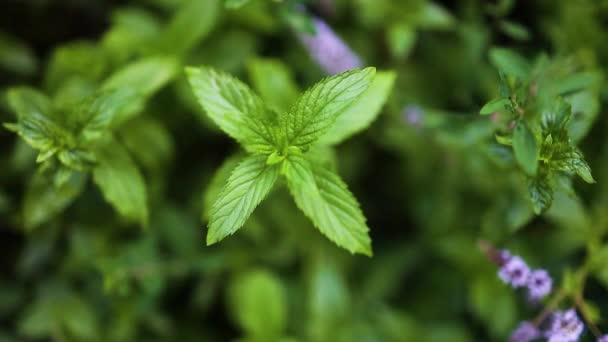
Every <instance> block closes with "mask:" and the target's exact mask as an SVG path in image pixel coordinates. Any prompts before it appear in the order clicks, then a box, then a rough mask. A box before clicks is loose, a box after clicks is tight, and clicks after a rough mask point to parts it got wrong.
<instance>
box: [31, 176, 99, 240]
mask: <svg viewBox="0 0 608 342" xmlns="http://www.w3.org/2000/svg"><path fill="white" fill-rule="evenodd" d="M86 180H87V177H86V175H84V174H82V173H80V172H78V171H73V172H70V173H69V176H68V179H67V180H66V181H64V182H62V184H59V185H55V184H54V182H53V180H52V179H51V178H49V177H48V176H47V175H45V174H43V173H37V174H36V175H35V176H34V177H33V179H32V180H31V181H30V183H29V185H28V188H27V191H26V193H25V198H24V202H23V221H24V225H25V227H26V228H28V229H33V228H36V227H38V226H40V225H41V224H43V223H45V222H47V221H48V220H50V219H51V218H53V217H54V216H55V215H57V214H59V213H60V212H62V211H63V210H64V209H65V208H67V207H68V206H69V205H70V204H71V203H72V202H73V201H74V200H75V199H76V197H77V196H78V195H79V194H80V193H81V192H82V190H83V189H84V186H85V184H86Z"/></svg>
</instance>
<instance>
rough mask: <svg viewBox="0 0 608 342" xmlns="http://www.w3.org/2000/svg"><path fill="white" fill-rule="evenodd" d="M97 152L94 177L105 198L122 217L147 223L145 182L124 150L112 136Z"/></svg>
mask: <svg viewBox="0 0 608 342" xmlns="http://www.w3.org/2000/svg"><path fill="white" fill-rule="evenodd" d="M96 156H97V165H95V167H94V168H93V180H94V181H95V183H96V184H97V185H98V186H99V189H100V190H101V192H102V193H103V196H104V197H105V199H106V200H107V201H108V202H109V203H110V204H112V206H114V208H116V210H117V211H118V212H119V213H120V214H121V215H123V216H124V217H126V218H128V219H130V220H133V221H137V222H138V223H140V224H141V225H143V226H145V225H147V223H148V203H147V202H148V199H147V197H148V195H147V191H146V184H145V182H144V179H143V177H142V175H141V173H140V172H139V170H138V169H137V166H136V165H135V163H134V162H133V160H132V159H131V156H130V155H129V153H128V152H127V150H126V149H125V148H124V147H123V146H122V145H121V144H119V143H118V142H116V141H114V140H112V141H109V142H108V143H107V144H104V145H102V146H100V147H99V148H98V149H97V151H96Z"/></svg>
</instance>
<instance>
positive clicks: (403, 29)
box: [386, 24, 416, 59]
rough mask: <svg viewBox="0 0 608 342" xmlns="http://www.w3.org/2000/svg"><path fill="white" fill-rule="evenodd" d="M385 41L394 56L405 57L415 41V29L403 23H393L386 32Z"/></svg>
mask: <svg viewBox="0 0 608 342" xmlns="http://www.w3.org/2000/svg"><path fill="white" fill-rule="evenodd" d="M386 41H387V43H388V46H389V47H390V49H391V53H392V55H393V57H394V58H397V59H402V58H406V57H407V56H408V55H409V54H410V52H411V51H412V48H413V47H414V44H415V43H416V31H414V30H413V29H412V28H411V27H409V26H408V25H404V24H395V25H392V26H390V27H389V29H388V31H387V32H386Z"/></svg>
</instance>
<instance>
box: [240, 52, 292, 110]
mask: <svg viewBox="0 0 608 342" xmlns="http://www.w3.org/2000/svg"><path fill="white" fill-rule="evenodd" d="M247 66H248V68H247V70H248V71H249V78H250V79H251V82H252V83H253V87H254V89H255V91H256V92H257V93H258V94H260V97H261V98H262V99H263V100H264V102H265V103H266V104H267V105H268V106H270V107H271V108H272V109H274V110H276V111H278V112H284V111H286V110H288V109H289V106H291V104H293V102H294V101H295V100H296V98H297V97H298V95H299V89H298V86H297V84H296V83H295V81H294V77H293V75H292V73H291V71H290V70H289V69H288V68H287V66H286V65H285V64H283V62H281V61H279V60H276V59H262V58H255V59H253V60H251V61H250V62H249V63H248V64H247Z"/></svg>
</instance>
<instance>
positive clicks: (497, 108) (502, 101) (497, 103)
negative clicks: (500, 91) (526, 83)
mask: <svg viewBox="0 0 608 342" xmlns="http://www.w3.org/2000/svg"><path fill="white" fill-rule="evenodd" d="M510 104H511V101H509V99H506V98H503V97H499V98H497V99H494V100H492V101H490V102H488V103H486V104H485V105H483V107H481V110H479V114H481V115H489V114H492V113H496V112H504V111H505V109H506V108H507V106H508V105H510Z"/></svg>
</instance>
